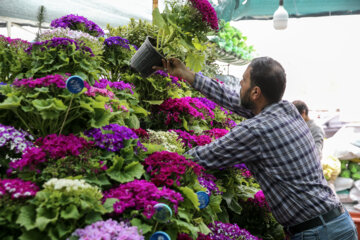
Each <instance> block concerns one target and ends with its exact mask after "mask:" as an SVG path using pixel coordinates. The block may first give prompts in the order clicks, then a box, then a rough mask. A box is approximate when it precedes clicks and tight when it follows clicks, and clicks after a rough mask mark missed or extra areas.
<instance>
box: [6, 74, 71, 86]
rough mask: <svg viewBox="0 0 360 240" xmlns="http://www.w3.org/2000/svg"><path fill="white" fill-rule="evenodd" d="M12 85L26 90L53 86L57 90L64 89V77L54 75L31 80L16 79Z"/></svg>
mask: <svg viewBox="0 0 360 240" xmlns="http://www.w3.org/2000/svg"><path fill="white" fill-rule="evenodd" d="M13 85H14V86H17V87H28V88H39V87H48V86H51V85H54V86H56V87H58V88H65V85H66V77H64V76H62V75H60V74H54V75H47V76H45V77H42V78H36V79H33V78H24V79H16V80H15V81H14V83H13Z"/></svg>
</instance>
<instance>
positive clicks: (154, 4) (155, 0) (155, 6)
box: [153, 0, 159, 10]
mask: <svg viewBox="0 0 360 240" xmlns="http://www.w3.org/2000/svg"><path fill="white" fill-rule="evenodd" d="M158 2H159V0H153V10H154V9H155V8H157V7H158Z"/></svg>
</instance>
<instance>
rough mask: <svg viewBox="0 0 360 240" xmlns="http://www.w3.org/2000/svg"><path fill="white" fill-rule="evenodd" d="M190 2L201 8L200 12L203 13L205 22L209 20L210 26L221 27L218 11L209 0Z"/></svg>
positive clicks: (216, 28) (198, 8)
mask: <svg viewBox="0 0 360 240" xmlns="http://www.w3.org/2000/svg"><path fill="white" fill-rule="evenodd" d="M190 2H191V3H192V4H193V6H194V7H195V8H196V9H197V10H199V12H200V14H201V15H202V20H203V21H204V22H207V23H208V24H209V26H210V27H211V28H212V29H214V30H218V29H219V23H218V18H217V15H216V11H215V9H214V8H213V6H211V4H210V3H209V1H207V0H190Z"/></svg>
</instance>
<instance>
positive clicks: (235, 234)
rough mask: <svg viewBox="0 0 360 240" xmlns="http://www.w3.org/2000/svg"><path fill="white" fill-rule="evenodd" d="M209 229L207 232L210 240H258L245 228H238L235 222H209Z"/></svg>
mask: <svg viewBox="0 0 360 240" xmlns="http://www.w3.org/2000/svg"><path fill="white" fill-rule="evenodd" d="M209 229H210V230H211V231H212V233H210V234H209V235H210V239H212V240H235V239H244V240H260V239H259V238H258V237H256V236H253V235H252V234H251V233H250V232H248V231H247V230H245V229H241V228H239V226H238V225H236V224H231V223H222V222H218V221H215V222H214V223H210V225H209Z"/></svg>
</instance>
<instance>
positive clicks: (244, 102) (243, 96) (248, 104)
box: [240, 67, 255, 110]
mask: <svg viewBox="0 0 360 240" xmlns="http://www.w3.org/2000/svg"><path fill="white" fill-rule="evenodd" d="M250 71H251V68H250V67H248V68H247V69H246V71H245V72H244V74H243V78H242V80H241V81H240V86H241V88H240V100H241V106H242V107H244V108H246V109H250V110H251V109H253V108H254V106H255V104H254V102H253V101H251V98H250V93H251V89H252V88H251V80H250Z"/></svg>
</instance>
